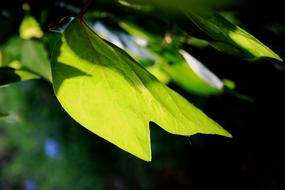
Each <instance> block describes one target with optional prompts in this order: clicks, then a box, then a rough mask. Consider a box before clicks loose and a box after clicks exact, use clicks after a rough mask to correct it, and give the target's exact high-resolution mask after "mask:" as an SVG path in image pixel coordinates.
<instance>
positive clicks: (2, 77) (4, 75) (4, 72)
mask: <svg viewBox="0 0 285 190" xmlns="http://www.w3.org/2000/svg"><path fill="white" fill-rule="evenodd" d="M37 78H39V76H38V75H35V74H33V73H30V72H28V71H25V70H18V69H13V68H10V67H1V68H0V86H2V85H6V84H10V83H14V82H19V81H23V80H30V79H37Z"/></svg>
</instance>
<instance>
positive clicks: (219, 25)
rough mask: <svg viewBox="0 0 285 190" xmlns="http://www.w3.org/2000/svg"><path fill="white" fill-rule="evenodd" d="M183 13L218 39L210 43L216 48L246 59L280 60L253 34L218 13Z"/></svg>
mask: <svg viewBox="0 0 285 190" xmlns="http://www.w3.org/2000/svg"><path fill="white" fill-rule="evenodd" d="M185 13H186V15H187V16H188V18H189V19H191V21H192V22H194V23H195V24H196V25H197V26H198V27H199V28H200V29H201V30H202V31H203V32H205V33H206V34H207V35H209V36H210V37H212V38H213V39H214V40H216V41H218V43H212V45H213V46H214V47H216V48H217V49H218V50H221V51H224V52H227V53H230V54H234V55H238V56H241V57H243V58H246V59H252V60H255V59H258V58H264V57H267V58H273V59H276V60H279V61H282V59H281V58H280V57H279V56H278V55H277V54H276V53H274V52H273V51H272V50H271V49H269V48H268V47H267V46H266V45H264V44H263V43H262V42H260V41H259V40H258V39H256V38H255V37H254V36H252V35H251V34H249V33H248V32H246V31H245V30H243V29H242V28H240V27H238V26H236V25H234V24H232V23H231V22H230V21H228V20H227V19H225V18H224V17H222V16H221V15H219V14H215V13H213V14H212V13H206V12H203V13H201V14H197V13H195V12H189V11H185Z"/></svg>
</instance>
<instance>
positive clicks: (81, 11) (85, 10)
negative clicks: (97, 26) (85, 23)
mask: <svg viewBox="0 0 285 190" xmlns="http://www.w3.org/2000/svg"><path fill="white" fill-rule="evenodd" d="M92 1H93V0H86V2H85V4H84V6H83V7H82V8H81V9H80V12H79V14H78V16H77V18H78V19H80V20H82V18H83V16H84V14H85V13H86V12H87V10H88V8H89V7H90V5H91V4H92Z"/></svg>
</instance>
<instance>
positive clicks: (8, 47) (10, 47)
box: [0, 37, 24, 66]
mask: <svg viewBox="0 0 285 190" xmlns="http://www.w3.org/2000/svg"><path fill="white" fill-rule="evenodd" d="M23 42H24V40H22V39H21V38H19V37H12V38H10V39H9V41H8V42H7V43H6V44H5V46H4V47H3V50H2V63H1V65H0V66H7V65H9V64H10V63H11V62H12V61H15V60H18V61H19V60H21V50H22V45H23Z"/></svg>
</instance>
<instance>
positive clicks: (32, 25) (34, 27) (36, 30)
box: [19, 15, 44, 40]
mask: <svg viewBox="0 0 285 190" xmlns="http://www.w3.org/2000/svg"><path fill="white" fill-rule="evenodd" d="M19 31H20V37H21V38H23V39H26V40H27V39H31V38H33V37H35V38H41V37H43V35H44V33H43V31H42V30H41V28H40V25H39V23H38V22H37V20H36V19H35V18H34V17H32V16H31V15H26V16H25V17H24V19H23V21H22V23H21V25H20V29H19Z"/></svg>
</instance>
